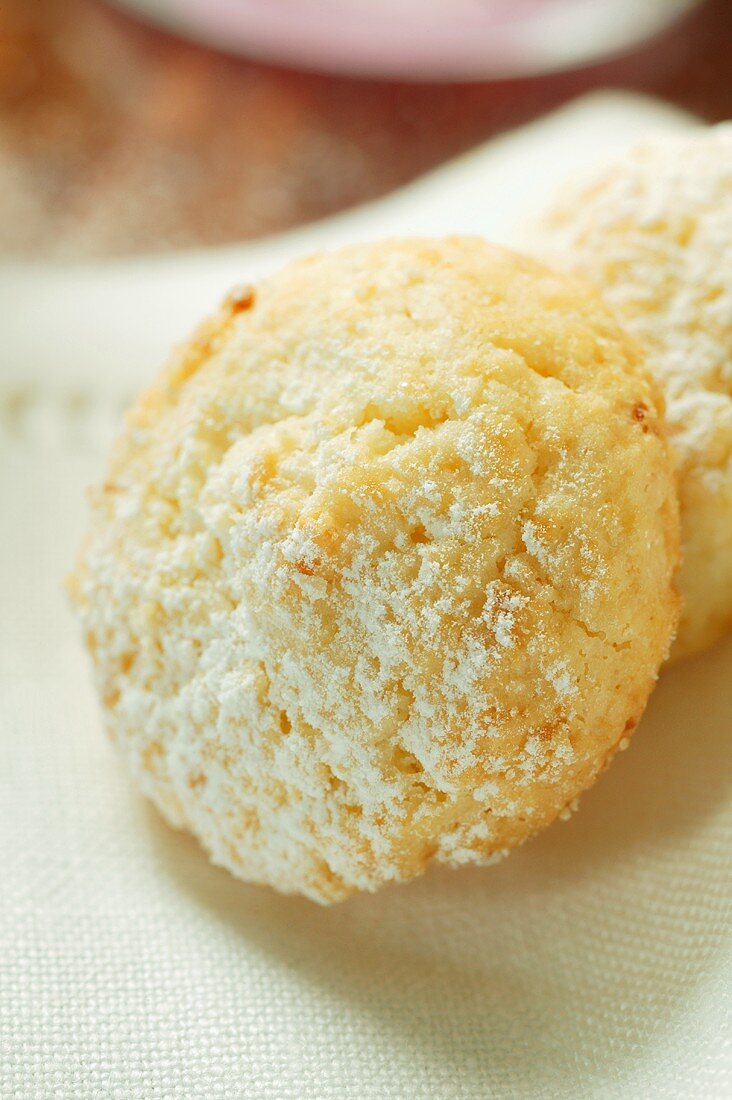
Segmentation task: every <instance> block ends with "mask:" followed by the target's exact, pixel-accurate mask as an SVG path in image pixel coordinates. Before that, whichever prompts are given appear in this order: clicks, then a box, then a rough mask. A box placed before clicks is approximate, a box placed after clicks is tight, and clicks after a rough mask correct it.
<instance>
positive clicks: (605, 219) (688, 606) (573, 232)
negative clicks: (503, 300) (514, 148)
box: [532, 124, 732, 657]
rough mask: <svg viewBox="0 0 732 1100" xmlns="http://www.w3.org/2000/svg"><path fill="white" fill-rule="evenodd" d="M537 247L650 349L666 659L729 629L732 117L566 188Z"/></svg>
mask: <svg viewBox="0 0 732 1100" xmlns="http://www.w3.org/2000/svg"><path fill="white" fill-rule="evenodd" d="M534 234H535V235H534ZM532 245H535V247H536V251H537V253H539V254H542V255H543V256H544V258H547V259H551V260H552V262H554V263H556V264H557V265H559V266H560V267H562V268H564V269H566V270H569V271H571V272H575V273H577V274H579V275H581V276H584V277H586V278H589V279H591V280H593V282H594V283H595V284H596V285H597V286H598V288H599V289H600V290H601V292H602V294H603V296H604V297H605V299H606V301H607V302H608V303H609V304H610V305H611V306H612V307H613V308H614V309H615V310H616V311H617V314H618V317H619V318H620V320H621V321H622V323H623V324H624V325H625V326H626V327H627V329H628V330H629V331H630V332H631V333H632V334H633V335H635V336H636V337H637V338H638V339H639V340H641V341H642V342H643V344H644V346H645V347H646V349H647V352H648V364H649V368H650V369H651V371H652V373H653V374H654V375H655V378H656V379H657V381H658V383H659V384H660V387H661V390H662V394H663V397H664V400H665V406H666V419H667V423H668V426H669V435H670V440H671V446H672V451H673V454H674V457H675V460H676V465H677V468H678V474H679V495H680V501H681V526H682V546H683V561H682V566H681V572H680V576H679V588H680V591H681V595H682V597H683V610H682V616H681V624H680V627H679V635H678V638H677V641H676V644H675V645H674V649H673V653H672V655H673V656H676V657H680V656H683V655H685V654H688V653H692V652H694V651H697V650H700V649H703V648H705V647H706V646H708V645H710V644H711V643H712V642H714V641H715V640H716V639H717V638H718V637H719V636H720V635H721V634H723V633H724V632H725V631H727V630H728V629H729V628H730V627H731V626H732V124H725V125H722V126H716V127H712V128H707V127H705V128H699V129H698V130H694V131H692V132H690V133H689V134H685V135H683V136H681V137H674V138H668V137H665V138H663V139H660V140H658V141H655V142H652V143H650V144H647V145H643V146H641V147H640V148H637V149H635V150H634V151H632V152H631V153H630V154H629V155H627V156H625V157H623V158H622V159H620V160H618V161H617V162H616V163H614V164H612V165H610V166H609V167H608V168H607V169H606V170H604V171H602V172H600V173H599V174H597V175H596V176H595V177H594V178H592V179H590V180H588V181H586V182H584V183H580V184H575V185H574V186H569V187H567V189H566V190H565V191H563V193H562V195H561V197H559V198H558V199H557V201H556V203H555V205H554V206H553V207H552V208H551V209H550V210H549V211H548V212H547V214H546V216H545V218H544V220H543V222H542V224H540V225H539V226H538V227H533V228H532Z"/></svg>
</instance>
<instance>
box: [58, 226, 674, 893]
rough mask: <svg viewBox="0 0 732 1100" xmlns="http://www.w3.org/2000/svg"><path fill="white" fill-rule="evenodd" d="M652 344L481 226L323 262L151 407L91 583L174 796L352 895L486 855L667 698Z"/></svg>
mask: <svg viewBox="0 0 732 1100" xmlns="http://www.w3.org/2000/svg"><path fill="white" fill-rule="evenodd" d="M639 360H640V352H639V349H638V347H637V346H636V345H635V344H634V343H633V342H632V341H631V340H629V339H628V338H627V337H626V336H625V334H624V333H623V332H622V331H621V330H620V328H619V327H618V325H617V324H616V323H615V321H614V320H613V319H612V317H611V316H610V314H609V313H608V312H607V311H606V309H605V308H604V307H603V306H602V305H601V303H600V301H599V299H598V298H597V297H596V296H595V295H594V294H593V293H592V292H589V291H587V290H586V289H585V288H584V287H583V286H582V285H581V284H579V283H576V282H574V281H573V280H571V279H568V278H565V277H561V276H557V275H554V274H552V273H550V272H549V271H547V270H546V269H544V268H542V267H540V266H539V265H537V264H535V263H533V262H532V261H529V260H527V259H524V258H522V257H519V256H517V255H514V254H512V253H509V252H506V251H504V250H502V249H498V248H494V247H491V246H489V245H486V244H485V243H483V242H480V241H478V240H473V239H450V240H445V241H419V240H405V241H390V242H384V243H381V244H374V245H365V246H358V247H354V248H350V249H346V250H343V251H341V252H337V253H334V254H328V255H322V256H316V257H312V258H309V259H306V260H302V261H300V262H297V263H295V264H292V265H290V266H289V267H287V268H286V269H285V270H284V271H283V272H281V273H280V274H279V275H277V276H274V277H273V278H271V279H269V280H267V281H265V282H264V283H263V284H262V285H261V286H260V287H258V288H256V290H255V291H254V292H252V293H251V295H249V296H247V299H246V308H236V304H235V303H233V302H231V301H230V302H229V303H228V304H226V305H225V306H224V308H223V309H222V312H221V314H220V316H219V317H218V319H216V320H215V321H214V322H212V323H211V324H209V325H208V326H207V327H205V328H204V329H203V330H202V331H201V332H199V334H198V336H197V337H196V338H195V340H194V342H193V344H192V345H191V346H190V347H189V348H187V349H184V350H183V351H182V352H181V353H180V354H179V355H178V357H177V358H176V359H175V360H174V362H173V363H172V364H171V366H170V367H168V368H167V370H166V371H165V372H164V373H163V375H162V377H161V379H160V381H159V382H158V383H157V385H156V386H154V387H153V388H152V389H151V390H150V391H148V393H146V394H143V395H142V396H141V397H140V398H139V400H138V401H137V403H136V404H135V405H134V407H133V408H132V410H131V411H130V413H129V415H128V417H127V420H126V424H125V427H124V430H123V432H122V435H121V437H120V439H119V441H118V443H117V446H116V449H115V452H114V455H113V457H112V460H111V464H110V470H109V474H108V479H107V482H106V484H105V486H104V487H103V488H102V490H101V491H99V492H98V493H97V494H96V496H95V498H94V503H93V516H92V523H91V528H90V532H89V535H88V537H87V540H86V542H85V545H84V548H83V551H82V554H81V558H80V562H79V565H78V568H77V572H76V576H75V579H74V586H73V587H74V593H75V602H76V606H77V608H78V612H79V616H80V618H81V621H82V623H83V626H84V630H85V632H86V635H87V639H88V641H89V643H90V648H91V650H92V653H93V657H94V663H95V670H96V677H97V682H98V685H99V690H100V693H101V696H102V698H103V700H104V702H105V714H106V720H107V724H108V726H109V728H110V730H111V732H112V734H113V736H114V739H115V741H116V742H117V744H118V746H119V748H120V750H121V752H122V754H123V755H124V757H125V759H126V760H127V762H128V765H129V766H130V768H131V770H132V772H133V774H134V775H135V776H136V778H137V780H138V781H139V783H140V784H141V786H142V788H143V790H144V791H145V792H146V793H147V794H148V795H149V796H150V797H151V798H152V799H153V801H154V802H155V803H156V804H157V805H158V806H159V807H160V809H161V810H162V811H163V813H164V814H165V815H166V816H167V817H168V819H169V820H170V821H171V822H173V823H174V824H175V825H178V826H181V827H185V828H188V829H190V830H191V831H192V832H193V833H195V834H196V835H197V836H198V837H199V838H200V839H201V841H202V842H203V844H204V845H205V847H206V848H207V849H208V851H209V852H210V853H211V855H212V858H213V859H214V860H215V861H216V862H217V863H220V864H223V865H224V866H226V867H228V868H229V869H230V870H232V871H233V872H234V873H235V874H237V875H239V876H240V877H242V878H244V879H246V880H248V881H254V882H261V883H267V884H269V885H271V886H274V887H276V888H277V889H279V890H282V891H285V892H297V893H302V894H306V895H307V896H308V897H311V898H313V899H315V900H317V901H320V902H329V901H334V900H338V899H340V898H343V897H346V896H347V895H348V894H350V893H352V892H353V891H356V890H374V889H376V888H378V887H379V886H381V885H383V884H384V883H387V882H390V881H399V880H405V879H409V878H411V877H413V876H414V875H417V874H419V873H420V872H422V871H423V870H424V868H425V867H426V866H427V864H428V863H429V862H430V861H432V860H435V861H440V862H445V863H449V864H459V863H463V862H484V861H486V860H488V859H490V858H492V857H495V856H497V855H499V854H501V853H503V852H505V851H506V850H508V849H509V848H511V847H513V846H514V845H516V844H519V843H521V841H523V840H524V839H526V837H528V836H529V835H531V834H533V833H534V832H536V831H538V830H539V829H541V828H543V827H544V826H545V825H546V824H548V823H549V822H550V821H551V820H553V819H554V818H555V817H556V816H557V815H559V814H561V813H563V812H565V811H566V809H567V807H568V806H571V805H573V801H574V799H575V798H576V797H577V795H578V794H579V793H580V792H581V791H582V790H584V789H585V788H586V787H587V786H589V784H591V783H592V782H593V780H594V778H595V777H596V775H597V774H598V772H599V771H600V770H601V769H602V768H603V767H604V766H605V764H606V763H607V761H608V760H609V758H610V757H611V756H612V754H613V753H614V751H615V749H616V748H617V747H618V744H619V743H621V742H623V740H624V739H625V738H627V737H628V735H629V733H630V731H631V729H632V728H633V726H634V725H635V723H636V722H637V720H638V718H639V716H640V714H641V713H642V710H643V708H644V706H645V702H646V699H647V697H648V694H649V692H650V690H651V687H652V685H653V683H654V680H655V677H656V674H657V670H658V667H659V665H660V663H661V661H662V660H663V658H664V657H665V655H666V653H667V650H668V646H669V642H670V638H671V635H672V632H673V629H674V624H675V621H676V615H677V600H676V596H675V594H674V592H673V590H672V574H673V571H674V569H675V566H676V563H677V557H678V519H677V509H676V503H675V493H674V490H673V480H672V473H671V468H670V460H669V457H668V453H667V446H666V443H665V440H664V438H663V432H662V428H661V425H660V423H659V419H658V414H657V411H656V405H655V397H654V393H653V390H652V386H651V383H650V382H649V380H648V378H647V377H646V375H645V374H644V372H643V369H642V365H641V363H640V361H639Z"/></svg>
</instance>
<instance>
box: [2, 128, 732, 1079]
mask: <svg viewBox="0 0 732 1100" xmlns="http://www.w3.org/2000/svg"><path fill="white" fill-rule="evenodd" d="M593 109H594V108H593ZM637 114H638V109H635V114H634V117H637ZM628 117H629V116H628V114H627V113H626V116H625V118H626V120H627V118H628ZM588 121H590V120H589V119H588ZM601 122H602V120H601V119H598V118H597V111H595V122H594V124H593V128H596V127H597V126H599V125H601ZM632 136H633V135H631V137H632ZM544 140H545V152H544V155H547V154H549V155H551V151H552V148H553V146H552V144H551V143H547V142H546V133H545V138H544ZM458 228H461V227H458ZM243 274H244V275H246V272H243ZM110 277H111V276H110ZM226 277H227V278H228V275H227V276H226ZM115 278H117V276H115ZM15 285H16V284H15V283H13V286H15ZM126 285H127V280H126V279H125V278H123V277H122V276H119V279H118V282H117V283H115V288H116V291H117V292H118V293H117V295H116V297H115V305H114V311H115V315H117V316H119V311H124V308H125V306H124V294H123V289H124V287H125V286H126ZM48 301H49V302H51V301H52V296H51V295H50V294H49V298H48ZM0 303H1V308H2V315H3V318H2V319H3V323H4V322H5V319H6V318H7V319H8V321H10V320H12V319H13V318H14V317H17V316H19V315H20V312H21V307H22V303H21V302H20V301H19V299H18V298H16V300H15V301H13V300H11V298H10V297H8V296H6V295H3V296H0ZM206 304H207V303H205V302H204V303H202V306H201V307H199V308H198V309H197V310H196V312H200V311H201V308H205V307H206ZM56 308H57V309H58V308H60V307H59V306H58V305H57V307H56ZM36 309H37V312H36V313H35V314H33V315H34V316H35V318H36V325H37V327H36V329H35V330H34V333H33V337H34V339H36V340H37V341H40V336H39V335H38V329H42V328H43V326H46V331H47V333H48V332H51V333H52V332H53V331H54V327H53V326H54V324H55V323H57V324H58V325H61V324H62V323H63V324H67V325H70V324H71V322H70V321H69V318H68V315H65V316H64V318H63V319H56V320H54V317H53V316H51V312H50V310H51V306H49V312H48V313H44V311H43V309H41V308H39V307H38V303H37V302H36ZM29 316H30V314H29ZM133 319H134V317H133V316H131V315H128V316H127V330H128V331H129V338H128V345H127V346H128V354H129V355H130V356H132V359H130V363H131V364H132V362H133V360H134V364H136V365H131V366H130V371H129V374H128V375H125V374H124V373H122V372H121V371H119V370H115V369H111V368H110V369H109V370H108V371H106V372H104V370H103V368H104V360H100V359H99V353H98V351H97V349H96V347H95V346H94V341H93V339H92V337H91V336H90V335H89V334H90V333H92V334H93V332H94V331H96V330H94V325H95V324H96V325H100V324H101V323H102V321H103V320H104V318H102V319H101V320H100V318H98V317H90V318H88V320H85V318H84V317H83V310H80V315H79V317H78V319H77V321H76V338H75V343H73V342H72V344H71V345H67V344H62V343H60V342H58V340H52V339H50V337H48V346H47V350H46V353H45V357H44V358H42V357H41V356H40V355H39V354H36V355H35V356H34V358H33V362H32V363H31V364H30V366H29V368H28V370H27V371H26V372H23V371H20V369H18V371H17V373H16V374H14V373H13V362H15V363H16V364H17V363H20V362H21V361H22V356H21V351H22V349H20V350H19V351H18V354H17V356H16V358H15V360H9V366H8V369H7V370H3V368H2V367H0V371H2V372H3V373H2V374H0V424H1V426H0V516H1V519H0V523H1V530H2V537H1V538H0V609H1V615H2V618H1V622H2V627H3V629H2V632H1V633H0V868H1V869H2V880H1V881H0V1097H2V1098H3V1100H5V1098H6V1097H8V1098H13V1100H16V1098H17V1100H46V1098H57V1097H58V1098H62V1100H96V1098H100V1100H101V1098H104V1100H106V1098H114V1100H153V1098H154V1100H192V1098H196V1100H198V1098H201V1100H204V1098H205V1100H224V1098H225V1100H233V1098H238V1097H246V1098H247V1100H249V1098H253V1100H372V1098H373V1100H402V1098H404V1100H407V1098H414V1097H419V1098H426V1100H437V1098H439V1100H453V1098H455V1100H463V1098H470V1100H474V1098H475V1100H478V1098H480V1100H485V1098H493V1097H497V1098H501V1100H503V1098H514V1097H515V1098H519V1100H525V1098H530V1100H534V1098H536V1100H541V1098H545V1097H546V1098H550V1100H574V1098H576V1100H586V1098H587V1097H601V1098H609V1100H614V1098H628V1100H638V1098H640V1097H642V1098H644V1100H645V1098H649V1100H651V1098H675V1100H676V1098H677V1100H688V1098H690V1097H693V1098H695V1100H697V1098H698V1100H712V1098H714V1100H717V1098H722V1097H727V1096H729V1095H730V1093H731V1092H732V1028H731V1027H730V1023H731V1014H730V990H731V989H732V943H731V937H730V918H731V916H732V858H731V856H730V850H731V841H732V774H731V771H732V769H731V767H730V765H731V762H732V757H731V753H730V734H731V732H732V728H731V727H732V642H727V643H726V644H722V645H720V646H718V647H717V648H716V649H714V650H712V651H710V652H709V653H708V654H705V655H703V656H701V657H699V658H697V659H696V660H694V661H690V662H687V663H685V664H682V665H680V666H679V667H677V668H674V669H671V670H669V671H668V672H666V673H664V675H663V676H662V679H661V682H660V684H659V687H658V689H657V691H656V692H655V694H654V696H653V698H652V700H651V703H650V705H649V709H648V712H647V714H646V716H645V717H644V719H643V722H642V724H641V726H640V728H639V730H638V732H637V734H636V736H635V738H634V740H633V743H632V745H631V748H630V749H629V750H628V752H626V753H624V754H621V755H620V757H619V758H618V759H617V760H616V761H615V763H614V764H613V766H612V768H611V769H610V771H609V772H608V773H607V775H606V776H605V777H603V779H602V780H601V781H600V782H599V783H598V785H597V787H596V788H595V789H593V790H592V791H591V792H590V793H589V794H588V795H586V796H585V797H584V798H583V800H582V803H581V807H580V811H579V813H578V814H577V815H575V816H574V817H573V818H572V819H571V820H570V821H569V822H567V823H566V824H558V825H556V826H554V827H553V828H552V829H551V830H550V831H549V832H548V833H546V834H545V835H544V836H542V837H540V838H538V839H537V840H535V841H533V842H531V843H530V844H529V845H527V846H526V847H525V848H524V849H522V850H520V851H518V852H516V853H514V854H513V855H512V856H511V857H510V858H509V859H508V860H506V861H505V862H504V863H503V864H500V865H498V866H496V867H494V868H488V869H483V870H480V869H477V870H476V869H471V870H465V871H456V872H448V871H443V872H435V873H432V874H429V875H428V876H427V877H425V878H424V879H422V880H420V881H418V882H415V883H413V884H411V885H409V886H406V887H399V888H392V889H388V890H386V891H385V892H383V893H382V894H380V895H378V896H374V897H359V898H355V899H352V900H350V901H348V902H346V903H344V904H342V905H340V906H336V907H334V908H332V909H329V910H323V909H321V908H319V907H317V906H315V905H313V904H311V903H309V902H307V901H304V900H297V899H291V898H283V897H279V896H278V895H276V894H274V893H271V892H269V891H267V890H264V889H260V888H256V887H248V886H245V885H243V884H241V883H239V882H237V881H236V880H234V879H233V878H231V877H230V876H229V875H227V874H226V873H225V872H223V871H220V870H217V869H216V868H213V867H212V866H210V865H209V863H208V862H207V860H206V858H205V856H204V855H203V853H202V852H201V851H200V849H199V848H198V847H197V846H196V844H195V843H194V842H193V841H192V840H190V839H188V838H187V837H185V836H182V835H179V834H176V833H174V832H173V831H171V830H170V829H168V828H167V827H166V826H165V825H164V824H163V823H162V821H161V820H160V819H159V817H158V816H157V815H156V814H155V812H154V811H153V810H152V809H151V808H149V807H148V806H147V805H146V804H145V803H144V802H143V800H142V799H141V798H140V797H139V796H138V795H137V794H136V793H135V791H134V790H133V789H132V787H131V785H130V784H128V782H127V780H126V776H125V774H124V771H123V768H122V766H121V763H120V762H119V760H118V759H117V758H116V757H115V754H114V752H113V750H112V748H111V746H110V745H109V744H108V743H107V742H106V740H105V738H104V736H103V734H102V731H101V724H100V719H99V713H98V710H97V705H96V700H95V699H94V696H93V693H92V689H91V684H90V677H89V670H88V668H87V664H86V660H85V658H84V656H83V654H82V652H81V647H80V645H79V642H78V638H77V637H76V632H75V627H74V624H73V621H72V618H71V615H70V613H69V611H68V609H67V607H66V601H65V597H64V593H63V590H62V579H63V575H64V573H65V571H66V570H67V569H68V568H69V567H70V565H71V562H72V559H73V556H74V553H75V550H76V547H77V545H78V540H79V536H80V533H81V531H82V529H83V526H84V514H85V506H84V500H83V488H84V486H85V485H86V484H88V483H89V482H90V481H91V480H93V479H94V478H95V477H96V476H97V475H98V473H99V470H100V468H101V465H102V461H103V456H104V451H105V448H106V446H107V444H108V440H109V436H110V434H111V432H112V428H113V423H114V421H115V419H116V417H117V416H118V414H119V410H120V409H121V407H122V406H123V404H124V403H125V402H126V401H127V400H128V398H129V396H130V395H131V393H132V392H133V391H134V390H135V389H136V388H137V386H138V385H139V384H140V382H141V381H143V379H144V377H146V376H147V375H148V374H149V372H150V369H151V368H152V367H153V366H154V365H155V364H154V362H151V361H149V360H148V351H149V348H148V346H147V345H145V346H144V347H143V344H144V341H143V342H142V343H141V342H140V341H141V340H142V336H141V333H142V332H143V329H144V328H145V326H144V325H143V324H142V323H140V325H139V326H138V327H137V329H135V326H134V325H133V324H132V323H131V322H132V320H133ZM106 320H107V322H108V323H109V324H110V326H111V325H112V322H111V321H110V318H109V314H108V315H107V317H106ZM147 324H148V328H149V325H150V322H148V323H147ZM158 327H159V326H156V327H155V334H154V336H151V337H150V345H149V346H150V347H152V346H153V345H154V343H155V341H156V340H157V339H158V337H159V333H158ZM163 328H164V323H163ZM56 331H58V330H56ZM69 331H71V330H70V329H69ZM100 331H101V330H100ZM28 339H29V340H30V336H29V337H28ZM166 339H167V337H166ZM89 341H91V343H89ZM136 341H137V343H136ZM38 347H39V348H40V347H41V345H40V343H39V344H38ZM113 352H114V354H118V355H119V354H120V353H119V349H116V351H115V350H114V349H113ZM133 353H134V354H133ZM138 353H139V355H138ZM120 357H121V356H120ZM113 358H114V355H112V356H111V357H110V361H111V359H113ZM85 364H86V365H85ZM33 372H35V374H33ZM75 372H76V373H75Z"/></svg>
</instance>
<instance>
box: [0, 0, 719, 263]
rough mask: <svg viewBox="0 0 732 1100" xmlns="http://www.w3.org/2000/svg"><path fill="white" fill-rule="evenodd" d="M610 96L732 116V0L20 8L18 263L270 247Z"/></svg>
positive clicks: (10, 212) (14, 161) (8, 227)
mask: <svg viewBox="0 0 732 1100" xmlns="http://www.w3.org/2000/svg"><path fill="white" fill-rule="evenodd" d="M608 87H611V88H622V89H628V90H635V91H640V92H645V93H647V94H651V95H655V96H658V97H660V98H661V99H663V100H665V101H667V102H669V103H674V104H677V105H679V106H681V107H684V108H686V109H688V110H689V111H692V112H694V113H696V114H698V115H700V116H701V117H702V118H704V119H706V120H707V121H710V122H711V121H717V120H720V119H723V118H728V117H730V116H732V2H731V0H707V2H696V3H695V2H693V0H127V2H123V0H117V2H116V3H114V4H112V3H103V2H102V0H3V3H2V4H1V5H0V255H2V257H3V258H25V259H67V260H68V259H85V258H91V257H108V256H109V257H111V256H125V255H132V254H139V253H142V252H164V251H168V250H171V249H182V248H191V247H197V246H204V245H215V244H222V243H225V242H231V241H241V240H246V239H251V238H255V237H259V236H262V235H264V234H269V233H273V232H275V231H278V230H283V229H286V228H290V227H292V226H294V225H297V224H299V223H302V222H305V221H309V220H312V219H315V218H320V217H323V216H324V215H327V214H330V213H334V212H335V211H338V210H341V209H344V208H345V207H348V206H351V205H354V204H356V203H360V202H363V201H365V200H368V199H373V198H376V197H378V196H379V195H382V194H384V193H386V192H387V191H389V190H391V189H393V188H395V187H398V186H399V185H400V184H403V183H405V182H407V181H408V180H410V179H412V178H414V177H415V176H417V175H419V174H420V173H422V172H424V171H425V170H427V169H429V168H431V167H433V166H435V165H437V164H438V163H440V162H442V161H444V160H446V159H448V158H449V157H452V156H454V155H455V154H457V153H459V152H461V151H463V150H465V149H468V148H470V147H471V146H472V145H475V144H476V143H478V142H480V141H483V140H485V139H487V138H489V137H491V136H493V135H495V134H497V133H499V132H501V131H503V130H506V129H509V128H511V127H514V126H516V125H519V124H520V123H524V122H527V121H530V120H531V119H534V118H537V117H539V116H540V115H542V114H543V113H545V112H546V111H548V110H550V109H551V108H553V107H557V106H559V105H560V104H562V103H564V102H566V101H567V100H568V99H571V98H572V97H574V96H576V95H578V94H580V93H582V92H585V91H590V90H592V89H597V88H608Z"/></svg>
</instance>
